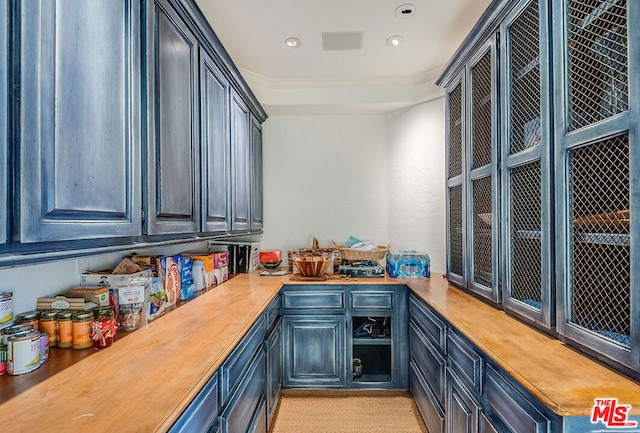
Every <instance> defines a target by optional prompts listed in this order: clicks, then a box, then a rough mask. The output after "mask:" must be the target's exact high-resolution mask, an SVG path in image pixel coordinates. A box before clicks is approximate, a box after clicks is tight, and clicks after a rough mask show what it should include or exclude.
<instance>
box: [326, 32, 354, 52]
mask: <svg viewBox="0 0 640 433" xmlns="http://www.w3.org/2000/svg"><path fill="white" fill-rule="evenodd" d="M363 37H364V32H323V33H322V49H323V50H324V51H345V50H361V49H362V39H363Z"/></svg>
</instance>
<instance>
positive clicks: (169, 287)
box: [155, 254, 182, 306]
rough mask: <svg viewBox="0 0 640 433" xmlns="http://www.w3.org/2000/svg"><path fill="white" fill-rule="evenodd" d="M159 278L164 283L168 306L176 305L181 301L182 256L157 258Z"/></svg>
mask: <svg viewBox="0 0 640 433" xmlns="http://www.w3.org/2000/svg"><path fill="white" fill-rule="evenodd" d="M155 260H156V270H157V272H158V277H161V278H162V281H163V283H164V292H165V294H166V295H167V304H166V305H167V306H170V305H175V304H176V303H177V302H178V300H179V299H180V291H181V280H182V256H181V255H180V254H178V255H175V256H167V257H156V259H155Z"/></svg>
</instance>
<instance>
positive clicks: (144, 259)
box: [131, 255, 158, 277]
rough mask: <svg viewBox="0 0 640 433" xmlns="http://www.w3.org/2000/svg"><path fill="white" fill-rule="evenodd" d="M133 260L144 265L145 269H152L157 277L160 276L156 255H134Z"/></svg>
mask: <svg viewBox="0 0 640 433" xmlns="http://www.w3.org/2000/svg"><path fill="white" fill-rule="evenodd" d="M131 260H133V261H134V262H135V263H137V264H139V265H140V266H142V267H143V268H144V269H150V270H151V272H153V276H154V277H157V276H158V271H157V269H156V262H155V257H153V256H138V255H136V256H133V257H131Z"/></svg>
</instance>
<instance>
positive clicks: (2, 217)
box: [0, 2, 11, 245]
mask: <svg viewBox="0 0 640 433" xmlns="http://www.w3.org/2000/svg"><path fill="white" fill-rule="evenodd" d="M8 12H9V3H8V2H5V4H4V6H3V7H0V26H2V27H0V62H1V63H0V137H2V138H0V245H2V244H4V243H6V242H7V238H8V227H7V215H9V214H10V213H11V206H10V204H9V197H8V196H7V191H8V189H7V180H8V179H7V175H8V173H7V151H8V149H9V139H8V135H7V133H8V122H7V120H8V117H7V115H8V111H7V107H8V105H7V104H8V102H9V98H8V97H7V89H8V88H9V87H8V76H7V71H8V69H9V68H8V67H9V61H8V57H7V55H8V53H7V38H8V33H9V22H8Z"/></svg>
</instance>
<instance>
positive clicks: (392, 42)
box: [387, 35, 404, 47]
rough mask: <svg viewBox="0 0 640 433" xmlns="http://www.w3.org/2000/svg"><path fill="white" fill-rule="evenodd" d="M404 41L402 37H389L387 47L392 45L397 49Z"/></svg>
mask: <svg viewBox="0 0 640 433" xmlns="http://www.w3.org/2000/svg"><path fill="white" fill-rule="evenodd" d="M402 41H404V38H403V37H402V36H400V35H394V36H389V37H388V38H387V45H391V46H392V47H397V46H398V45H400V44H401V43H402Z"/></svg>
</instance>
